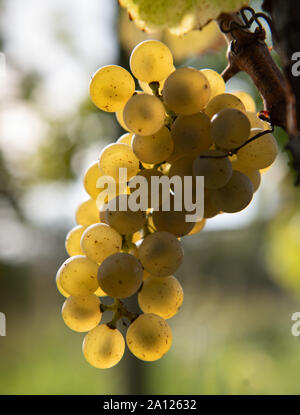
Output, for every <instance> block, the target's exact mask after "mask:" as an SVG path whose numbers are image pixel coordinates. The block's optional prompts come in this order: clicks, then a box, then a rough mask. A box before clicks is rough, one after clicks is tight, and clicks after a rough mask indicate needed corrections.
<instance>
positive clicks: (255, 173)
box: [231, 160, 261, 192]
mask: <svg viewBox="0 0 300 415" xmlns="http://www.w3.org/2000/svg"><path fill="white" fill-rule="evenodd" d="M231 164H232V169H233V170H237V171H240V172H241V173H244V174H245V175H246V176H248V177H249V179H250V180H251V182H252V185H253V192H256V190H257V189H258V188H259V185H260V182H261V174H260V172H259V170H254V169H251V168H249V167H247V166H244V165H243V164H242V163H241V162H240V161H239V160H233V161H232V162H231Z"/></svg>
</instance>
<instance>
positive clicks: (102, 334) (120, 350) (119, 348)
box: [82, 324, 125, 369]
mask: <svg viewBox="0 0 300 415" xmlns="http://www.w3.org/2000/svg"><path fill="white" fill-rule="evenodd" d="M82 351H83V355H84V357H85V358H86V360H87V361H88V362H89V364H90V365H92V366H94V367H96V368H97V369H108V368H110V367H113V366H115V365H116V364H117V363H119V361H120V360H121V359H122V357H123V355H124V351H125V341H124V338H123V336H122V334H121V332H120V331H119V330H118V329H112V328H110V327H108V326H107V325H106V324H100V326H97V327H95V328H94V329H93V330H91V331H90V332H89V333H88V334H87V335H86V336H85V338H84V341H83V346H82Z"/></svg>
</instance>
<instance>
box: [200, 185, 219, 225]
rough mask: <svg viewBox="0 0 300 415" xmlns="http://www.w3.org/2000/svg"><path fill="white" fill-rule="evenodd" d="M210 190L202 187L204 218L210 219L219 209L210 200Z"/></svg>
mask: <svg viewBox="0 0 300 415" xmlns="http://www.w3.org/2000/svg"><path fill="white" fill-rule="evenodd" d="M212 193H213V191H212V190H209V189H204V214H203V216H204V218H205V219H210V218H213V217H214V216H216V215H218V214H219V213H220V209H219V208H218V207H217V206H216V205H215V203H214V201H213V200H212Z"/></svg>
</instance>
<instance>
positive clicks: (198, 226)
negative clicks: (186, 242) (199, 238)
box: [188, 218, 206, 235]
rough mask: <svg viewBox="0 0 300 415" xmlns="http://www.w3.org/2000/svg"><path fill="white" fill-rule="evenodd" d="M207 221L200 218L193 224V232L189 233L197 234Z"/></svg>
mask: <svg viewBox="0 0 300 415" xmlns="http://www.w3.org/2000/svg"><path fill="white" fill-rule="evenodd" d="M205 223H206V219H205V218H203V219H201V220H199V221H198V222H196V223H195V224H194V226H193V229H192V230H191V232H190V233H189V234H188V235H195V234H196V233H199V232H201V231H202V229H203V228H204V226H205Z"/></svg>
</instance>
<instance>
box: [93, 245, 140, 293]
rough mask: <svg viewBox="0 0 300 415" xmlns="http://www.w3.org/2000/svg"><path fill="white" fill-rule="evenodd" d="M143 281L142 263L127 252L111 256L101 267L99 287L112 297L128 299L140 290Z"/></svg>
mask: <svg viewBox="0 0 300 415" xmlns="http://www.w3.org/2000/svg"><path fill="white" fill-rule="evenodd" d="M142 280H143V268H142V265H141V263H140V261H139V260H138V259H137V258H136V257H135V256H133V255H130V254H127V253H125V252H119V253H117V254H114V255H111V256H110V257H108V258H106V259H105V260H104V261H103V262H102V264H101V265H100V267H99V271H98V282H99V285H100V287H101V288H102V290H104V291H105V292H106V293H107V294H108V295H109V296H111V297H115V298H126V297H129V296H131V295H133V294H134V293H136V292H137V290H138V289H139V288H140V285H141V283H142Z"/></svg>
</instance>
